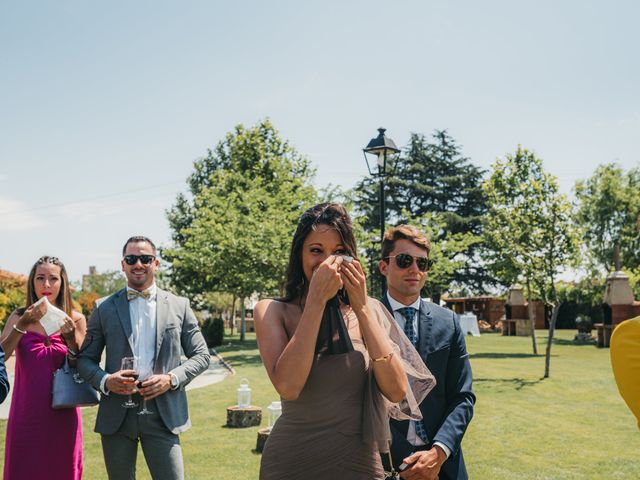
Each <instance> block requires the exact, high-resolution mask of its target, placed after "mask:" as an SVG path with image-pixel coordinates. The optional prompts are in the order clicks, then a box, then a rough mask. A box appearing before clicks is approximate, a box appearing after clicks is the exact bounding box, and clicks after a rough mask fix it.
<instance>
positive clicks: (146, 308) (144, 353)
mask: <svg viewBox="0 0 640 480" xmlns="http://www.w3.org/2000/svg"><path fill="white" fill-rule="evenodd" d="M129 290H133V289H132V288H129V287H127V291H129ZM157 290H158V289H157V287H156V285H155V283H154V284H153V285H151V286H150V287H149V288H147V289H146V290H145V291H147V292H149V293H150V295H149V298H143V297H138V298H136V299H134V300H131V301H130V302H129V316H130V317H131V332H132V341H133V355H134V356H135V357H138V372H139V373H140V380H144V379H145V378H148V377H150V376H151V375H153V364H154V361H155V357H156V305H157V302H156V299H157Z"/></svg>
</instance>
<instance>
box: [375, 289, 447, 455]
mask: <svg viewBox="0 0 640 480" xmlns="http://www.w3.org/2000/svg"><path fill="white" fill-rule="evenodd" d="M387 300H389V305H390V306H391V309H392V310H393V318H395V320H396V322H397V323H398V325H399V326H400V328H401V329H402V331H403V332H404V324H405V323H406V322H407V320H406V319H405V318H404V316H403V315H402V314H401V313H400V312H398V310H400V309H401V308H407V307H411V308H415V309H416V315H415V316H414V317H413V331H414V332H416V335H417V336H418V341H419V340H420V336H419V335H420V333H419V332H420V330H418V317H419V316H420V315H419V313H420V303H421V299H420V297H418V298H417V299H416V301H415V302H413V303H412V304H411V305H404V304H403V303H400V302H398V301H397V300H395V299H394V298H393V297H392V296H391V295H389V292H387ZM407 441H408V442H409V443H410V444H411V445H413V446H414V447H420V446H422V445H424V444H425V443H424V442H423V441H422V439H421V438H420V437H419V436H418V434H417V433H416V426H415V424H414V423H413V422H409V430H408V431H407ZM433 444H434V445H438V446H439V447H440V448H442V450H444V453H445V454H446V455H447V458H449V455H451V449H449V447H447V446H446V445H444V444H443V443H440V442H433Z"/></svg>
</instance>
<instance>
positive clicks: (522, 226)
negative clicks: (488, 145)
mask: <svg viewBox="0 0 640 480" xmlns="http://www.w3.org/2000/svg"><path fill="white" fill-rule="evenodd" d="M483 188H484V191H485V193H486V195H487V201H488V202H487V204H488V214H487V216H486V217H485V229H484V236H485V241H486V244H487V246H488V247H489V248H490V251H491V252H492V255H491V257H490V260H491V267H492V268H493V269H494V271H495V273H496V275H497V276H498V277H500V278H501V279H502V281H503V282H504V283H513V282H515V281H517V280H519V279H524V281H525V284H526V286H527V296H528V300H529V306H531V305H532V300H533V298H534V296H535V297H538V298H541V299H542V300H543V302H544V303H545V304H546V305H548V306H550V307H552V309H553V310H552V312H553V313H552V315H551V321H550V327H549V336H548V342H547V349H546V361H545V373H544V376H545V378H546V377H548V376H549V366H550V357H551V345H552V342H553V335H554V332H555V324H556V320H557V317H558V310H559V308H560V301H559V298H558V292H557V290H556V278H557V276H558V274H559V273H560V272H561V271H562V270H563V269H564V268H565V267H566V266H568V265H571V264H574V263H575V261H576V259H577V256H578V251H579V243H578V233H577V231H576V229H575V228H574V225H573V222H572V219H571V215H572V210H571V203H570V202H569V200H568V199H567V197H566V196H565V195H563V194H561V193H560V189H559V187H558V181H557V179H556V178H555V177H554V176H553V175H551V174H549V173H548V172H546V171H545V170H544V168H543V165H542V160H541V159H539V158H538V157H536V156H535V155H534V154H533V153H532V152H530V151H528V150H526V149H523V148H522V147H520V146H519V147H518V149H517V150H516V152H515V154H513V155H511V154H508V155H507V156H506V158H505V159H499V160H498V161H497V162H496V163H495V164H494V165H493V166H492V172H491V176H490V177H489V178H488V179H487V180H486V181H485V183H484V185H483ZM532 313H533V312H532V311H531V308H530V310H529V318H530V319H531V331H532V344H533V352H534V354H537V347H536V337H535V328H534V325H533V314H532Z"/></svg>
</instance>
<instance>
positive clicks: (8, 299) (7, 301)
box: [0, 272, 27, 329]
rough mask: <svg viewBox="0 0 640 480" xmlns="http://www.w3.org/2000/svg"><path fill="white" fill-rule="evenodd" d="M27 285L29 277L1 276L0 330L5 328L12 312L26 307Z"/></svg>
mask: <svg viewBox="0 0 640 480" xmlns="http://www.w3.org/2000/svg"><path fill="white" fill-rule="evenodd" d="M3 273H4V272H3ZM26 283H27V277H23V276H21V275H13V274H0V329H2V328H4V324H5V322H6V321H7V318H9V315H11V312H13V311H14V310H15V309H16V308H20V307H24V306H25V303H26V297H27V296H26Z"/></svg>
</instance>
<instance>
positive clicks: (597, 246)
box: [575, 163, 640, 275]
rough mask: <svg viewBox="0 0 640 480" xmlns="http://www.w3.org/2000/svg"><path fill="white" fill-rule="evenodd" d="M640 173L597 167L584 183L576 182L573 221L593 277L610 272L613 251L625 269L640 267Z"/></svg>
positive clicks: (614, 167) (582, 181)
mask: <svg viewBox="0 0 640 480" xmlns="http://www.w3.org/2000/svg"><path fill="white" fill-rule="evenodd" d="M639 189H640V169H638V168H632V169H631V170H629V171H627V172H625V171H624V170H623V169H622V168H621V167H620V166H619V165H617V164H615V163H609V164H606V165H600V166H599V167H598V168H597V169H596V171H595V172H594V173H593V175H592V176H591V177H590V178H588V179H587V180H581V181H578V182H576V185H575V195H576V204H577V208H576V213H575V220H576V222H577V223H578V224H579V225H580V227H581V228H582V231H583V232H584V242H585V247H586V248H585V255H584V262H583V266H584V267H585V268H587V269H589V270H590V271H591V272H592V274H596V275H598V274H599V275H603V274H604V275H606V274H607V273H608V272H610V271H611V270H612V269H613V250H614V247H615V245H616V243H617V244H619V245H620V260H621V263H622V266H623V267H625V268H627V269H638V268H639V267H640V234H639V233H638V232H639V229H640V195H638V191H639Z"/></svg>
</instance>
